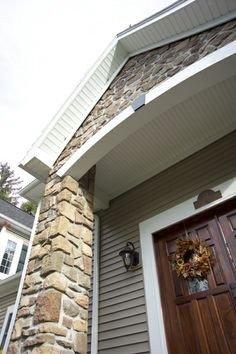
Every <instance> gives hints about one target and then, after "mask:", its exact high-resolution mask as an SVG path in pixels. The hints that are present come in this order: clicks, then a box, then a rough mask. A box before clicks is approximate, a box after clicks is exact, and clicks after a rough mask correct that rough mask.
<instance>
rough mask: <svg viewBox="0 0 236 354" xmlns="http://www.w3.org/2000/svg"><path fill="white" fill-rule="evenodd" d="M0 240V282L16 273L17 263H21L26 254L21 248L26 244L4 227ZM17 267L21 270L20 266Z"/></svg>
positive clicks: (0, 232)
mask: <svg viewBox="0 0 236 354" xmlns="http://www.w3.org/2000/svg"><path fill="white" fill-rule="evenodd" d="M0 240H1V241H0V280H2V279H6V278H7V277H10V276H12V275H14V274H15V273H16V272H17V268H18V265H19V261H21V263H22V262H23V260H24V255H25V253H26V252H25V248H24V250H23V251H22V248H23V246H24V245H25V246H26V244H25V243H24V240H23V239H22V238H21V237H19V236H18V235H17V234H15V233H13V232H12V231H11V230H7V229H6V228H5V227H3V228H2V230H1V231H0ZM21 252H23V253H22V256H21ZM20 257H21V259H20ZM19 267H20V268H19V270H21V269H22V268H21V265H20V266H19Z"/></svg>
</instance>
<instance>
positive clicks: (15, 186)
mask: <svg viewBox="0 0 236 354" xmlns="http://www.w3.org/2000/svg"><path fill="white" fill-rule="evenodd" d="M20 184H21V180H20V177H15V173H14V171H13V170H11V168H10V166H9V164H8V163H7V162H6V163H4V162H0V198H1V199H4V200H6V201H8V202H10V203H12V204H14V205H16V204H17V199H18V197H17V194H18V192H19V190H20Z"/></svg>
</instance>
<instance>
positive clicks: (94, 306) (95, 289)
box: [91, 214, 100, 354]
mask: <svg viewBox="0 0 236 354" xmlns="http://www.w3.org/2000/svg"><path fill="white" fill-rule="evenodd" d="M99 248H100V220H99V217H98V215H96V214H95V215H94V252H93V254H94V256H93V257H94V258H93V300H92V333H91V354H97V353H98V303H99V252H100V250H99Z"/></svg>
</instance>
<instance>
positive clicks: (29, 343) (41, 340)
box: [24, 334, 55, 348]
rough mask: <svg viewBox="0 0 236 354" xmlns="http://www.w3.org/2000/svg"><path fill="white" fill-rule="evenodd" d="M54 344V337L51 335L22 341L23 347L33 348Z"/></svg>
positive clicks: (40, 335) (39, 335)
mask: <svg viewBox="0 0 236 354" xmlns="http://www.w3.org/2000/svg"><path fill="white" fill-rule="evenodd" d="M44 343H47V344H54V343H55V336H54V335H53V334H38V335H36V336H35V337H33V338H28V339H26V340H25V341H24V347H25V348H26V347H33V346H37V345H40V344H44Z"/></svg>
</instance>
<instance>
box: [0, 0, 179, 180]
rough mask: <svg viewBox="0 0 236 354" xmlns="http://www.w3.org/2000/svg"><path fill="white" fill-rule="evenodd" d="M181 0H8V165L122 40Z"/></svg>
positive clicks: (0, 105)
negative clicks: (133, 28) (137, 25)
mask: <svg viewBox="0 0 236 354" xmlns="http://www.w3.org/2000/svg"><path fill="white" fill-rule="evenodd" d="M173 2H174V1H173V0H156V1H155V0H99V1H89V0H87V1H81V0H0V121H1V125H0V132H1V134H0V161H1V162H8V163H9V164H10V166H11V168H12V169H14V170H15V174H16V175H17V176H20V177H21V179H22V181H23V183H22V186H24V185H26V184H28V183H29V182H30V181H31V180H32V177H31V176H30V175H28V174H27V173H26V172H24V171H22V170H21V169H20V168H18V167H17V166H18V164H19V163H20V161H21V160H22V159H23V157H24V155H25V154H26V152H27V150H29V148H30V146H31V145H32V144H33V142H34V141H35V140H36V139H37V138H38V137H39V135H40V133H41V131H42V130H43V129H44V128H45V126H46V125H47V124H48V123H49V121H50V120H51V119H52V118H53V116H54V115H55V113H56V112H57V111H58V109H59V108H60V107H61V105H62V104H63V103H64V102H65V100H66V99H67V98H68V96H69V95H70V93H71V92H72V91H73V89H74V88H75V87H76V85H77V84H78V83H79V81H80V80H81V79H82V78H83V76H84V75H85V73H86V71H87V70H89V69H90V68H91V66H92V65H93V63H94V62H95V61H96V60H97V58H98V57H99V55H100V54H101V53H102V52H103V51H104V49H105V48H106V47H107V46H108V44H109V43H110V42H111V41H112V39H113V38H114V36H115V35H116V34H117V33H119V32H121V31H122V30H124V29H126V28H127V27H129V25H133V24H135V23H137V22H138V21H141V20H143V19H144V18H146V17H148V16H150V15H152V14H154V13H155V12H157V11H159V10H161V9H163V8H164V7H166V6H168V5H169V4H171V3H173Z"/></svg>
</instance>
